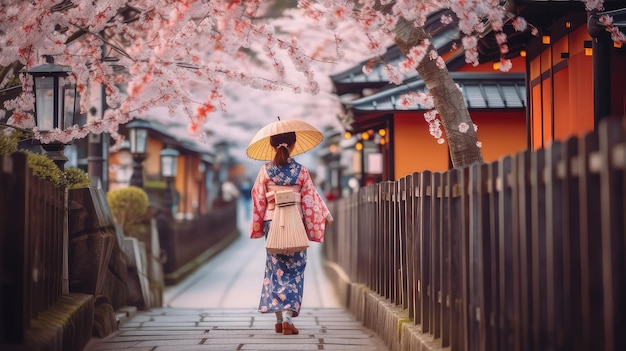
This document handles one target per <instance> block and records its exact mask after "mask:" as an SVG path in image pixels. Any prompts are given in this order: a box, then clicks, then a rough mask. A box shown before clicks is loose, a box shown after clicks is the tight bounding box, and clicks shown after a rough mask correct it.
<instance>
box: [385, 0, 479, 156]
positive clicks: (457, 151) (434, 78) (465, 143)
mask: <svg viewBox="0 0 626 351" xmlns="http://www.w3.org/2000/svg"><path fill="white" fill-rule="evenodd" d="M388 6H390V5H388ZM389 8H390V7H387V6H385V7H380V8H379V10H381V11H388V9H389ZM394 34H395V35H396V37H395V43H396V44H397V45H398V48H399V49H400V50H401V51H402V52H403V53H404V54H405V55H408V52H409V50H410V49H411V48H412V47H414V46H417V45H419V44H420V43H421V42H422V40H424V39H430V35H428V34H427V33H426V32H425V31H424V29H423V28H421V27H416V26H415V25H414V24H413V23H412V22H409V21H407V20H405V19H404V18H400V19H399V20H398V24H397V26H396V28H395V30H394ZM430 50H436V49H435V47H434V46H433V45H432V44H430V46H429V48H428V52H430ZM416 70H417V73H418V74H419V75H420V77H421V78H422V79H423V80H424V84H425V85H426V88H428V92H429V93H430V95H432V97H433V101H434V104H435V108H436V109H437V111H438V112H439V116H440V118H441V122H442V123H441V124H442V125H443V128H444V132H445V135H446V139H447V140H448V145H449V149H450V158H451V160H452V165H453V167H455V168H456V167H464V166H467V165H470V164H472V163H474V162H480V163H482V162H483V155H482V153H481V151H480V148H479V147H478V146H477V142H478V137H477V135H476V132H475V131H474V127H473V126H474V122H472V118H471V117H470V115H469V112H468V111H467V106H466V105H465V100H464V99H463V94H462V93H461V91H460V90H459V89H458V88H457V86H456V84H455V83H454V81H453V80H452V77H451V76H450V72H448V69H447V68H444V69H439V67H437V64H436V61H435V60H430V59H429V58H428V55H426V57H425V58H424V59H423V60H422V62H420V63H419V64H418V65H417V67H416ZM463 122H465V123H467V125H469V127H470V128H469V129H468V130H467V132H466V133H461V132H460V131H459V125H460V124H461V123H463Z"/></svg>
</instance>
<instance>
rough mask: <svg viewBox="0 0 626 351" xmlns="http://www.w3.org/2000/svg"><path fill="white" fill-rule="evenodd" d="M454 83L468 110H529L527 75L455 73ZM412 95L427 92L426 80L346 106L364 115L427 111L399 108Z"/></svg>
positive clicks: (453, 75)
mask: <svg viewBox="0 0 626 351" xmlns="http://www.w3.org/2000/svg"><path fill="white" fill-rule="evenodd" d="M450 75H451V76H452V79H453V80H454V81H455V82H456V83H457V84H458V85H459V86H460V87H461V89H462V92H463V97H464V98H465V103H466V105H467V108H468V109H469V110H470V111H471V110H484V109H524V108H526V87H525V80H524V74H523V73H496V72H494V73H490V72H487V73H474V72H451V73H450ZM409 91H423V92H427V91H428V90H427V89H426V86H425V85H424V81H423V80H422V79H415V80H413V81H411V82H408V83H407V84H405V85H402V86H398V87H395V88H392V89H387V90H385V91H382V92H380V93H377V94H373V95H370V96H367V97H363V98H360V99H357V100H352V101H342V103H343V104H344V105H345V106H346V107H348V108H350V109H351V110H353V112H357V111H361V112H364V113H367V112H368V111H402V110H405V111H416V110H424V107H423V106H421V105H417V106H412V107H409V108H405V107H402V106H399V105H398V101H399V100H400V97H401V96H402V95H404V94H406V93H408V92H409Z"/></svg>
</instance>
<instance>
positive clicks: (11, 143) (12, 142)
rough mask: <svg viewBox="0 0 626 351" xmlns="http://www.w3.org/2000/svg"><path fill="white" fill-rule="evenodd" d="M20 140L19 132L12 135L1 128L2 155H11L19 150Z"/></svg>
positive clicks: (0, 150)
mask: <svg viewBox="0 0 626 351" xmlns="http://www.w3.org/2000/svg"><path fill="white" fill-rule="evenodd" d="M19 140H20V133H19V132H13V133H11V135H7V134H6V133H5V132H4V131H3V130H0V156H2V155H10V154H12V153H14V152H15V151H17V143H18V142H19Z"/></svg>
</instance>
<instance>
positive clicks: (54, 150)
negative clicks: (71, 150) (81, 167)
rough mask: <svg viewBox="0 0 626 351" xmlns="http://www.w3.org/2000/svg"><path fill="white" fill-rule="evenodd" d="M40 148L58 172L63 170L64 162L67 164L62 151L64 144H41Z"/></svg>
mask: <svg viewBox="0 0 626 351" xmlns="http://www.w3.org/2000/svg"><path fill="white" fill-rule="evenodd" d="M41 148H42V149H43V150H44V151H45V154H46V156H47V157H48V158H49V159H51V160H52V162H54V164H55V165H57V167H59V169H60V170H62V171H63V170H64V168H65V162H67V160H68V158H67V156H65V153H64V152H63V150H64V149H65V144H60V143H50V144H42V145H41Z"/></svg>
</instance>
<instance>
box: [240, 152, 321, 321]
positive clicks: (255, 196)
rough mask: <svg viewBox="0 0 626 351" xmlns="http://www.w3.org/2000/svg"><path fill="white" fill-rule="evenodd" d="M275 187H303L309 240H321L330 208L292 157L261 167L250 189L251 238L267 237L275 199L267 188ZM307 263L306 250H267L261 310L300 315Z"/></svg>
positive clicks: (303, 201)
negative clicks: (285, 163)
mask: <svg viewBox="0 0 626 351" xmlns="http://www.w3.org/2000/svg"><path fill="white" fill-rule="evenodd" d="M272 186H296V187H297V188H299V189H300V191H299V192H300V195H301V213H302V215H303V220H304V224H305V228H306V229H307V235H308V237H309V240H311V241H316V242H322V241H323V240H324V224H325V220H326V216H327V215H328V213H329V212H328V208H327V207H326V204H325V203H324V201H323V200H322V198H321V196H320V195H319V193H318V192H317V190H316V189H315V185H314V184H313V181H312V180H311V177H310V175H309V172H308V171H307V170H306V168H305V167H303V166H302V165H300V164H299V163H297V162H296V161H294V160H293V159H290V161H289V163H288V164H287V165H285V166H281V167H278V166H275V165H274V164H273V163H272V162H269V163H267V164H265V165H264V166H263V167H261V170H260V171H259V175H258V176H257V179H256V181H255V183H254V186H253V187H252V191H251V195H252V207H253V209H252V225H251V227H252V228H251V234H250V237H251V238H263V237H266V236H267V233H268V231H269V227H270V223H271V220H272V216H273V204H272V198H270V197H268V194H270V192H268V190H269V189H271V187H272ZM306 262H307V252H306V250H304V251H300V252H296V253H294V254H289V255H283V254H271V253H269V252H267V256H266V260H265V278H264V279H263V288H262V290H261V299H260V302H259V312H262V313H267V312H281V311H284V310H291V311H293V316H294V317H297V316H298V314H299V313H300V307H301V305H302V293H303V291H304V269H305V268H306Z"/></svg>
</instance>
